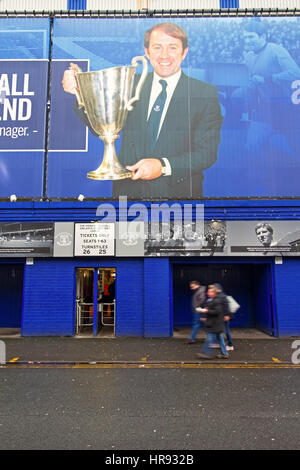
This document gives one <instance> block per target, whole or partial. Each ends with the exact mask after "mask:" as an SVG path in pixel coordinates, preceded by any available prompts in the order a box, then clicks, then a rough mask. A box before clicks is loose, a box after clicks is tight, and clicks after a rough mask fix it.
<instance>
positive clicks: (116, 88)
mask: <svg viewBox="0 0 300 470" xmlns="http://www.w3.org/2000/svg"><path fill="white" fill-rule="evenodd" d="M138 61H141V62H142V64H143V72H142V74H141V78H140V80H139V82H138V84H137V86H136V91H135V96H134V97H132V89H133V81H134V74H135V71H136V68H137V66H138ZM131 64H132V65H128V66H122V67H112V68H109V69H104V70H97V71H95V72H78V73H76V80H77V83H78V89H79V93H77V100H78V103H79V105H80V106H84V111H85V112H86V114H87V116H88V119H89V122H90V124H91V126H92V128H93V130H94V131H95V133H96V134H97V135H98V136H99V137H100V139H102V140H103V141H104V154H103V158H102V163H101V165H100V166H99V167H98V168H97V169H96V170H93V171H90V172H89V173H88V174H87V177H88V178H91V179H93V180H120V179H124V178H130V177H131V175H132V172H131V171H129V170H126V169H125V168H124V167H123V166H122V165H121V164H120V162H119V160H118V158H117V155H116V149H115V140H116V139H118V138H119V133H120V131H121V129H122V128H123V125H124V123H125V119H126V116H127V112H128V111H131V110H132V109H133V106H132V104H133V103H134V102H135V101H138V100H139V98H140V92H141V89H142V86H143V84H144V81H145V79H146V76H147V73H148V62H147V59H146V58H145V57H142V56H138V57H134V58H133V59H132V61H131Z"/></svg>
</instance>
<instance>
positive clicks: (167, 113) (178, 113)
mask: <svg viewBox="0 0 300 470" xmlns="http://www.w3.org/2000/svg"><path fill="white" fill-rule="evenodd" d="M144 48H145V54H146V56H147V58H148V59H149V61H150V63H151V65H152V66H153V69H154V72H153V73H151V74H148V76H147V78H146V81H145V84H144V86H143V88H142V93H141V98H140V100H139V101H138V102H137V103H135V105H134V110H133V111H132V112H130V113H128V116H127V120H126V123H125V127H124V129H123V132H122V145H121V149H120V153H119V156H118V158H119V160H120V162H121V163H122V164H123V165H124V166H126V168H127V169H129V170H131V171H132V172H133V173H132V177H131V179H125V180H120V181H114V184H113V195H114V196H119V195H127V196H129V197H144V198H147V197H149V198H152V197H173V198H181V197H182V198H185V197H197V198H199V197H201V196H202V194H203V190H202V181H203V170H205V169H207V168H209V167H210V166H211V165H213V164H214V163H215V162H216V160H217V155H218V146H219V142H220V129H221V125H222V120H223V118H222V116H221V112H220V105H219V99H218V94H217V89H216V88H215V87H214V86H212V85H209V84H208V83H205V82H202V81H200V80H196V79H193V78H190V77H188V76H187V75H185V74H184V73H183V72H182V70H181V64H182V62H183V60H184V59H185V57H186V56H187V53H188V38H187V35H186V33H185V31H184V30H183V29H182V28H180V27H179V26H178V25H176V24H173V23H159V24H156V25H155V26H153V27H152V28H151V29H150V30H148V31H146V33H145V38H144ZM138 78H139V77H136V79H138ZM62 83H63V87H64V90H65V91H66V92H69V93H74V92H75V88H76V81H75V77H74V72H73V71H72V70H67V71H65V73H64V77H63V81H62ZM158 101H160V103H158ZM76 112H77V114H78V115H79V117H80V118H81V119H82V120H83V121H84V122H85V123H86V124H87V125H88V126H89V128H90V130H91V131H92V129H91V127H90V125H89V122H88V121H87V117H86V115H85V114H84V112H83V110H82V109H77V110H76ZM154 116H155V117H156V119H155V117H154ZM155 121H156V122H155ZM92 132H93V131H92Z"/></svg>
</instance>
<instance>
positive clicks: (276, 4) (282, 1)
mask: <svg viewBox="0 0 300 470" xmlns="http://www.w3.org/2000/svg"><path fill="white" fill-rule="evenodd" d="M239 8H241V9H245V8H281V9H286V8H291V9H294V8H300V1H299V0H239Z"/></svg>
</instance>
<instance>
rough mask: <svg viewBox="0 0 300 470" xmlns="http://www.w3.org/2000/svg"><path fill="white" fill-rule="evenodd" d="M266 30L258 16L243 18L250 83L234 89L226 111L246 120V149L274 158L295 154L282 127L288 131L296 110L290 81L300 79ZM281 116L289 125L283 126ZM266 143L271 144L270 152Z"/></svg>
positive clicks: (279, 46) (295, 69) (233, 116)
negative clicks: (244, 19) (271, 40)
mask: <svg viewBox="0 0 300 470" xmlns="http://www.w3.org/2000/svg"><path fill="white" fill-rule="evenodd" d="M267 33H268V31H267V28H266V24H265V23H263V22H262V21H261V20H260V19H258V18H255V19H251V20H248V21H246V23H245V26H244V33H243V38H244V47H245V64H246V66H247V68H248V72H249V83H248V85H247V86H245V87H242V88H238V89H236V90H234V92H233V93H232V96H231V104H230V108H231V109H230V110H229V112H230V113H232V114H231V116H232V118H233V119H234V121H235V122H236V123H237V122H240V123H241V121H244V124H247V138H246V150H247V151H249V152H250V153H251V154H252V155H254V156H257V155H258V154H261V155H262V156H263V157H264V158H267V157H268V156H269V155H270V156H271V157H272V158H273V160H274V161H275V159H276V155H277V153H278V156H281V157H283V158H287V156H295V154H294V151H293V150H292V147H291V142H290V140H289V136H288V132H285V131H286V130H288V131H291V128H292V127H293V125H294V118H293V117H292V116H294V114H295V112H296V111H298V110H296V109H295V106H294V107H293V105H292V102H291V95H292V87H291V85H292V83H293V81H294V80H297V79H300V69H299V67H298V65H297V64H296V62H295V61H294V59H293V58H292V57H291V55H290V54H289V52H288V51H287V50H286V49H285V48H284V47H283V46H282V45H280V44H277V43H275V42H268V40H267ZM283 119H285V120H286V122H288V123H290V125H287V126H284V125H283V122H282V120H283ZM288 127H289V129H286V128H288ZM283 129H284V131H283ZM265 145H268V146H270V145H271V147H272V154H270V153H267V151H266V148H265Z"/></svg>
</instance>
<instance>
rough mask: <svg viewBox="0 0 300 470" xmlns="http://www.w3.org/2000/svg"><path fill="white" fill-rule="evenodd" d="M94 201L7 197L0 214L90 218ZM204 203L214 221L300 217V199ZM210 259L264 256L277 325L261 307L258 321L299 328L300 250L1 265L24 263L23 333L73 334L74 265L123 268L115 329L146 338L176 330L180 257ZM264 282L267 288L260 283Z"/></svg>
mask: <svg viewBox="0 0 300 470" xmlns="http://www.w3.org/2000/svg"><path fill="white" fill-rule="evenodd" d="M96 207H97V203H95V202H91V201H90V202H82V203H79V202H15V203H5V202H1V203H0V220H1V221H2V222H8V221H12V220H13V221H14V222H18V221H22V222H26V221H27V222H28V221H31V222H33V221H36V222H42V221H43V222H45V221H62V220H64V221H66V220H67V221H75V222H79V221H81V222H86V221H91V220H93V215H94V214H95V210H96ZM205 208H206V209H205V217H206V218H207V219H209V220H211V219H213V218H223V220H225V218H224V214H226V220H233V219H235V220H238V219H239V218H240V219H242V220H244V219H245V212H246V214H247V217H248V218H251V217H252V218H253V219H255V220H257V219H259V218H261V219H262V220H270V221H271V220H275V219H276V220H278V219H281V220H287V219H293V220H295V219H298V218H299V213H300V203H297V202H295V201H281V202H279V201H256V202H254V201H252V202H251V201H214V202H213V201H206V202H205ZM222 216H223V217H222ZM208 262H210V263H213V264H214V266H215V267H217V268H220V269H222V268H224V267H226V265H227V264H230V263H240V264H242V265H245V264H246V265H253V266H254V265H259V266H262V263H266V264H267V265H268V266H269V268H270V271H271V280H272V282H271V293H272V295H271V298H272V304H273V318H272V325H271V324H269V325H268V320H266V319H264V318H263V317H264V315H265V313H266V312H264V311H261V313H260V314H259V315H261V318H260V317H258V318H257V319H256V320H257V323H258V325H257V326H256V327H257V328H258V329H262V330H263V331H266V332H267V333H269V334H270V335H274V336H277V337H289V336H299V335H300V315H299V295H298V292H299V287H300V259H299V258H298V257H296V258H283V263H282V264H276V263H275V258H274V257H270V259H268V260H265V259H263V260H262V258H256V257H251V258H241V257H238V258H237V257H235V258H234V259H233V258H230V257H228V258H227V257H226V259H224V257H223V258H222V259H220V258H214V259H209V258H208V257H201V258H200V259H199V258H198V259H197V258H190V259H188V258H180V259H179V258H168V257H166V258H160V257H158V258H101V257H97V258H92V259H85V258H80V257H78V258H61V259H59V258H35V259H34V262H33V264H26V260H25V259H16V258H15V259H12V258H10V259H9V258H2V259H1V262H0V267H1V265H6V266H9V265H15V264H19V265H21V266H23V268H24V275H23V285H22V308H21V310H22V311H21V312H20V316H21V322H20V327H21V335H22V336H64V335H67V336H73V335H75V296H76V268H80V267H85V268H87V267H92V268H99V267H114V268H116V272H117V282H116V312H117V313H116V327H115V334H116V335H117V336H139V337H146V338H147V337H170V336H172V335H173V328H174V324H173V322H174V296H176V292H174V291H173V286H172V279H173V271H174V269H175V266H176V264H178V263H184V264H186V265H188V264H189V265H194V266H196V269H198V268H200V267H201V265H202V264H206V263H208ZM259 289H262V290H263V289H266V287H265V286H264V285H262V286H260V285H258V284H257V290H259ZM257 295H259V292H257ZM187 301H189V300H188V299H187ZM258 301H259V299H258ZM260 305H262V304H260ZM187 308H189V307H188V306H187ZM260 323H262V327H260ZM1 326H3V325H0V327H1ZM254 326H255V325H254Z"/></svg>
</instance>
